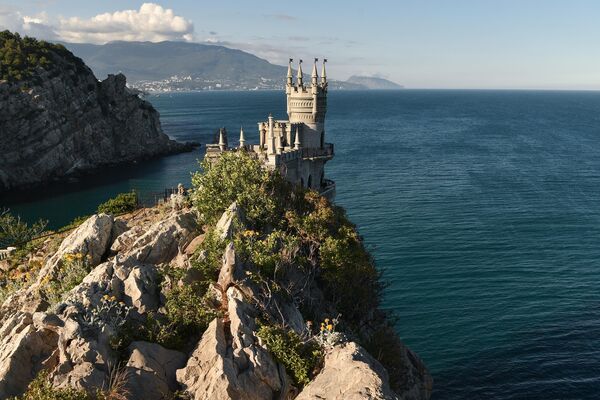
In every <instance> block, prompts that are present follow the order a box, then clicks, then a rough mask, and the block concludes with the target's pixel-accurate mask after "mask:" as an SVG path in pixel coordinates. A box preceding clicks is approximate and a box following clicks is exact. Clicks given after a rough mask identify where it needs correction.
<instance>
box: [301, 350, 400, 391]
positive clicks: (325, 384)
mask: <svg viewBox="0 0 600 400" xmlns="http://www.w3.org/2000/svg"><path fill="white" fill-rule="evenodd" d="M404 398H405V397H402V399H404ZM296 399H297V400H312V399H329V400H361V399H371V400H392V399H400V397H398V396H397V395H396V394H395V393H394V392H393V391H392V390H391V389H390V387H389V384H388V376H387V372H386V370H385V369H384V368H383V367H382V366H381V364H380V363H379V362H378V361H377V360H375V359H374V358H373V357H371V355H370V354H369V353H367V352H366V351H365V350H364V349H363V348H362V347H360V346H359V345H357V344H356V343H354V342H348V343H345V344H342V345H339V346H335V347H333V348H332V349H330V350H329V351H328V352H327V354H326V356H325V362H324V365H323V369H322V370H321V372H320V373H319V374H318V375H317V376H316V377H315V378H314V380H313V381H312V382H310V383H309V384H308V385H307V386H306V387H305V388H304V390H302V392H300V394H299V395H298V397H296Z"/></svg>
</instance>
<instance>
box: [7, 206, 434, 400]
mask: <svg viewBox="0 0 600 400" xmlns="http://www.w3.org/2000/svg"><path fill="white" fill-rule="evenodd" d="M240 214H241V211H240V210H238V209H237V208H236V207H235V205H232V207H230V208H229V209H228V211H227V212H225V213H224V215H223V217H222V218H221V220H220V221H219V223H218V224H217V227H216V229H217V232H218V234H219V235H220V237H221V239H223V240H225V241H226V242H228V243H229V244H228V245H227V246H226V249H225V251H224V254H223V258H222V265H221V268H220V272H219V277H218V280H217V282H216V283H213V284H211V289H210V290H209V293H210V297H211V301H212V302H213V303H214V304H215V306H216V307H217V308H219V309H220V310H221V311H220V315H218V316H217V317H216V318H214V319H213V320H212V322H210V324H209V325H208V328H207V329H206V330H205V331H204V332H203V333H202V335H201V336H200V337H199V339H196V342H194V343H191V346H188V347H187V348H184V349H180V350H178V351H176V350H171V349H167V348H165V347H163V346H161V345H159V344H157V343H154V342H150V341H133V342H131V343H130V344H128V345H127V347H126V349H125V351H124V352H123V351H122V352H121V353H120V354H119V353H117V352H115V350H114V338H115V337H116V336H117V332H116V331H117V330H118V329H119V328H118V326H119V324H118V323H116V322H115V318H116V314H115V315H112V314H110V313H109V312H108V311H107V312H105V313H104V314H102V312H103V311H102V307H106V304H107V302H112V303H111V304H115V307H117V308H118V307H123V308H124V309H127V310H128V311H127V313H126V317H125V318H127V320H128V321H129V322H131V323H133V324H134V326H136V323H137V324H139V325H140V326H141V325H142V324H143V322H142V321H144V319H145V318H146V316H147V315H148V314H149V313H153V312H157V311H158V312H160V310H162V309H163V308H164V307H165V304H164V301H165V297H164V295H165V294H164V287H165V285H164V282H163V285H162V286H161V283H160V282H161V278H160V277H161V276H164V273H163V271H164V269H165V268H167V267H169V268H177V269H180V270H183V271H191V267H190V258H191V257H193V256H192V254H197V251H195V247H196V246H198V243H200V242H202V241H203V240H204V237H203V235H202V234H201V233H200V227H199V226H197V223H196V218H195V213H194V211H192V210H189V209H185V208H183V209H181V207H179V206H177V207H174V208H173V209H171V208H169V207H166V206H165V207H163V208H154V209H145V210H141V211H139V212H137V213H136V214H134V215H130V216H125V217H119V218H118V219H115V218H113V217H111V216H108V215H104V214H100V215H95V216H93V217H91V218H90V219H88V220H87V221H86V222H85V223H83V224H82V225H81V226H80V227H79V228H77V229H76V230H75V231H73V232H72V233H71V234H69V235H68V236H67V237H66V238H64V240H62V243H61V244H60V246H59V247H58V250H56V251H52V252H49V253H48V254H45V255H40V254H38V255H37V259H36V260H37V262H42V267H41V268H40V271H39V273H38V275H37V278H35V280H34V282H33V283H32V284H31V285H30V286H29V287H25V288H22V289H20V290H18V291H16V292H14V293H13V294H12V295H10V296H9V297H8V298H7V299H6V300H5V301H4V303H3V305H2V306H1V307H0V322H1V326H2V328H1V330H0V398H5V397H7V396H10V395H19V394H21V393H23V392H24V391H25V390H26V388H27V386H28V384H29V383H30V382H31V381H32V380H33V379H34V377H35V376H36V375H37V374H39V373H40V371H47V373H48V375H47V379H48V382H50V383H51V385H52V386H53V387H54V388H66V387H74V388H78V389H82V390H85V391H88V392H91V393H94V392H95V390H96V389H97V388H103V389H107V388H108V389H110V390H116V391H118V392H119V394H120V395H122V396H124V397H125V398H130V399H147V400H152V399H162V398H174V397H172V396H173V394H174V393H176V392H177V393H179V395H181V396H184V398H192V399H248V400H250V399H293V398H297V399H315V398H318V399H339V400H341V399H407V400H409V399H410V400H418V399H427V398H429V394H430V390H431V378H430V377H429V375H428V374H427V371H426V369H425V367H424V366H423V364H422V363H421V362H420V360H419V359H418V358H417V357H416V356H415V355H414V354H413V353H412V352H410V350H409V349H407V348H405V349H404V351H405V355H404V356H403V358H402V359H401V360H399V362H400V363H402V368H403V369H404V371H405V378H406V379H405V384H404V385H403V386H402V387H401V388H399V389H397V392H394V391H392V389H391V388H390V385H389V383H388V374H387V372H386V370H385V368H383V367H382V365H381V364H380V363H379V362H378V361H376V360H375V359H374V358H373V357H372V356H371V355H369V354H368V353H367V352H366V350H365V349H364V348H362V347H361V346H360V345H359V344H357V343H355V342H354V341H352V340H351V339H344V340H342V341H340V342H339V343H336V344H334V345H332V346H327V347H326V349H325V354H324V361H323V363H322V365H321V366H320V370H319V371H318V372H316V373H315V376H314V377H313V379H312V380H311V381H310V382H309V383H308V384H306V385H305V386H304V387H303V388H298V387H297V385H294V384H293V383H292V380H291V378H290V376H289V374H288V371H286V369H285V368H284V367H283V365H282V364H280V363H279V362H278V361H277V360H276V359H275V358H274V356H273V355H272V353H271V351H270V349H269V348H268V346H266V345H265V343H263V341H262V340H261V339H260V338H259V335H258V334H257V330H258V326H257V322H256V321H257V316H259V314H262V315H272V316H273V318H278V319H279V318H280V319H282V320H285V321H286V323H287V326H289V329H292V330H294V331H297V332H299V333H300V332H301V331H302V330H303V329H305V327H306V324H305V321H304V319H303V317H302V315H301V313H300V312H299V310H298V309H297V307H296V306H295V303H294V301H293V299H291V298H286V297H277V296H275V295H274V296H275V297H269V296H267V294H270V293H267V292H266V291H265V290H266V288H265V287H264V286H263V285H261V283H260V282H256V281H255V280H253V279H252V272H251V267H250V266H248V265H245V264H244V263H243V262H242V261H241V260H240V258H239V257H237V256H236V249H235V246H234V244H233V242H232V230H233V229H234V226H233V225H234V224H235V221H236V220H238V219H236V216H239V215H240ZM69 254H81V255H84V256H85V257H87V259H88V260H89V263H90V266H91V271H90V272H89V273H88V274H87V276H85V278H83V280H82V281H81V283H79V284H78V285H77V286H75V287H74V288H73V289H71V290H70V291H69V292H68V293H66V294H65V295H64V296H63V297H62V300H61V301H60V302H59V303H58V304H54V305H53V306H51V307H49V305H48V304H47V302H46V301H45V300H44V299H43V296H40V293H41V292H43V289H44V286H45V285H48V282H49V281H51V280H52V279H53V277H55V276H56V274H57V273H58V271H59V270H60V268H61V264H62V263H64V260H65V257H67V256H68V255H69ZM200 257H202V255H201V254H200ZM197 279H200V278H198V277H195V276H193V275H186V274H185V273H184V274H183V278H181V280H180V281H179V282H178V283H177V285H179V286H181V285H190V284H193V282H194V280H197ZM162 280H164V278H162ZM167 286H168V285H167ZM307 290H308V289H307ZM315 291H318V287H314V288H312V289H311V292H312V293H314V292H315ZM106 299H109V300H106ZM116 304H120V306H117V305H116ZM111 307H112V306H111ZM110 315H112V317H111V316H110ZM119 362H120V364H119ZM119 365H120V367H119V370H120V371H121V377H123V379H122V382H121V383H122V384H121V385H120V386H119V387H118V388H116V389H115V387H114V386H115V385H114V379H111V378H114V376H115V374H114V371H115V370H116V368H117V367H116V366H119ZM111 382H113V383H112V384H111ZM111 385H112V386H111ZM110 398H123V397H110Z"/></svg>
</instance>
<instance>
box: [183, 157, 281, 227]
mask: <svg viewBox="0 0 600 400" xmlns="http://www.w3.org/2000/svg"><path fill="white" fill-rule="evenodd" d="M201 167H202V169H203V172H196V173H195V174H194V175H193V176H192V185H193V188H194V189H193V191H192V202H193V204H194V205H195V206H196V208H197V209H198V211H199V212H200V214H201V216H202V222H204V223H205V224H207V225H212V224H214V223H215V222H216V221H217V219H218V218H219V217H220V216H221V214H222V213H223V212H224V211H225V210H226V209H227V207H229V206H230V205H231V203H233V202H237V204H238V205H239V206H240V207H241V208H242V209H243V210H244V213H245V216H246V219H247V222H248V223H249V224H250V226H256V227H260V226H263V227H264V226H266V225H269V224H272V225H276V224H277V222H278V221H279V219H280V216H281V215H282V211H283V210H282V209H281V206H282V201H280V197H281V195H282V194H283V193H284V189H285V188H286V187H287V186H288V185H287V183H286V182H285V181H284V180H283V178H281V176H280V175H279V174H278V173H276V172H272V171H268V170H266V169H265V168H263V166H262V163H261V162H260V161H259V160H258V159H257V158H256V157H254V156H253V155H250V154H248V153H246V152H243V151H240V152H226V153H223V154H222V155H221V156H220V157H219V159H218V160H216V161H214V162H212V163H211V162H210V161H207V160H204V161H202V162H201Z"/></svg>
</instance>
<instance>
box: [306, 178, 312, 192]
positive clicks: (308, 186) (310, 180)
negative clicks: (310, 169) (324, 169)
mask: <svg viewBox="0 0 600 400" xmlns="http://www.w3.org/2000/svg"><path fill="white" fill-rule="evenodd" d="M306 187H307V188H309V189H310V188H311V187H312V176H310V175H309V176H308V184H307V185H306Z"/></svg>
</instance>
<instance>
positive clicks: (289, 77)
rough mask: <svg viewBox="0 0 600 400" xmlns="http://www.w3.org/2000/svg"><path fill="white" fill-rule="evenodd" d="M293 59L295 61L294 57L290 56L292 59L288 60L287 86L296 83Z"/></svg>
mask: <svg viewBox="0 0 600 400" xmlns="http://www.w3.org/2000/svg"><path fill="white" fill-rule="evenodd" d="M292 61H294V59H293V58H290V61H289V62H288V73H287V86H293V85H294V81H293V79H294V78H293V76H292Z"/></svg>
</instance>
